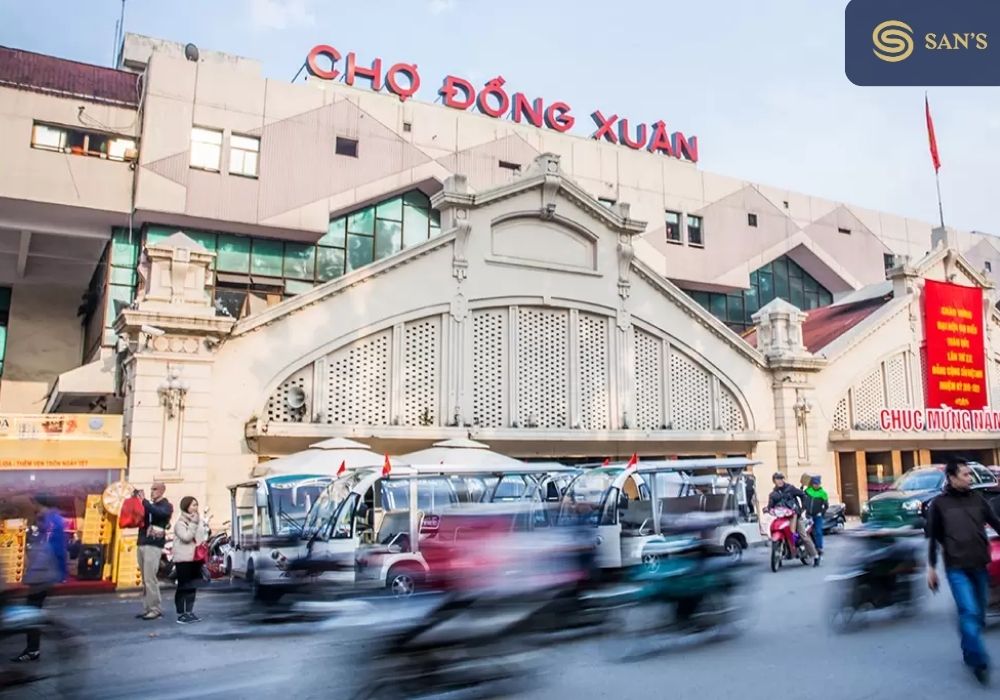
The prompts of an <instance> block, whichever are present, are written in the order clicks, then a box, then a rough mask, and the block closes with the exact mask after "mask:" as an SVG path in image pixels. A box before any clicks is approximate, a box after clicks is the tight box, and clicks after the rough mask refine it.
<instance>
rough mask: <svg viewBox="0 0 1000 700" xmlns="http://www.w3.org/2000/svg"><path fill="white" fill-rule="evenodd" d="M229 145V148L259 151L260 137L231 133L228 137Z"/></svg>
mask: <svg viewBox="0 0 1000 700" xmlns="http://www.w3.org/2000/svg"><path fill="white" fill-rule="evenodd" d="M229 146H230V147H231V148H238V149H240V150H241V151H252V152H254V153H258V152H259V151H260V139H258V138H255V137H253V136H237V135H236V134H233V135H232V136H231V137H230V138H229Z"/></svg>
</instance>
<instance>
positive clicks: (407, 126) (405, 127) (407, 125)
mask: <svg viewBox="0 0 1000 700" xmlns="http://www.w3.org/2000/svg"><path fill="white" fill-rule="evenodd" d="M411 131H413V124H411V123H410V122H403V132H404V133H410V132H411Z"/></svg>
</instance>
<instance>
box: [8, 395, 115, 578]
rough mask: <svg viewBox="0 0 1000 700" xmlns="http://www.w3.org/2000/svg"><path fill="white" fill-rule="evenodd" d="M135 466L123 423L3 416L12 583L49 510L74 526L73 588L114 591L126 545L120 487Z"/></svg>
mask: <svg viewBox="0 0 1000 700" xmlns="http://www.w3.org/2000/svg"><path fill="white" fill-rule="evenodd" d="M126 466H127V461H126V457H125V453H124V451H123V450H122V417H121V416H111V415H87V414H59V415H56V414H47V415H23V414H19V415H0V568H2V570H3V576H4V578H5V582H6V583H7V584H8V585H15V586H16V585H18V584H20V582H21V576H22V574H23V570H24V564H25V561H24V556H25V546H24V544H25V538H26V534H27V531H28V528H30V527H31V526H32V524H33V522H34V520H35V517H36V515H37V513H38V512H39V510H40V509H42V508H54V509H56V510H58V511H59V513H60V514H61V515H62V516H63V518H64V519H65V521H66V542H67V559H68V561H69V580H68V581H67V582H66V584H65V586H66V588H67V589H69V590H75V591H85V590H107V589H111V588H113V587H114V582H115V580H116V574H117V557H116V556H115V554H116V553H117V552H118V550H119V549H120V548H121V546H122V544H121V543H122V538H121V537H119V533H118V532H117V527H116V520H115V513H114V512H109V510H110V511H116V507H115V503H116V498H117V496H115V494H116V493H118V492H119V490H120V487H119V489H116V488H115V487H116V485H117V484H118V483H119V482H120V481H121V480H122V479H123V476H124V470H125V468H126Z"/></svg>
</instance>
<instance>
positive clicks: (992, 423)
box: [878, 408, 1000, 433]
mask: <svg viewBox="0 0 1000 700" xmlns="http://www.w3.org/2000/svg"><path fill="white" fill-rule="evenodd" d="M878 423H879V427H880V428H881V429H882V430H884V431H886V432H905V433H916V432H955V433H991V432H1000V411H993V410H990V409H984V410H975V411H963V410H955V409H950V408H883V409H882V410H881V411H879V414H878Z"/></svg>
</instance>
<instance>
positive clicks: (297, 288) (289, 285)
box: [285, 280, 313, 297]
mask: <svg viewBox="0 0 1000 700" xmlns="http://www.w3.org/2000/svg"><path fill="white" fill-rule="evenodd" d="M312 288H313V283H312V282H302V281H300V280H287V281H286V282H285V294H286V296H288V297H291V296H295V295H296V294H302V293H304V292H308V291H309V290H310V289H312Z"/></svg>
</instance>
